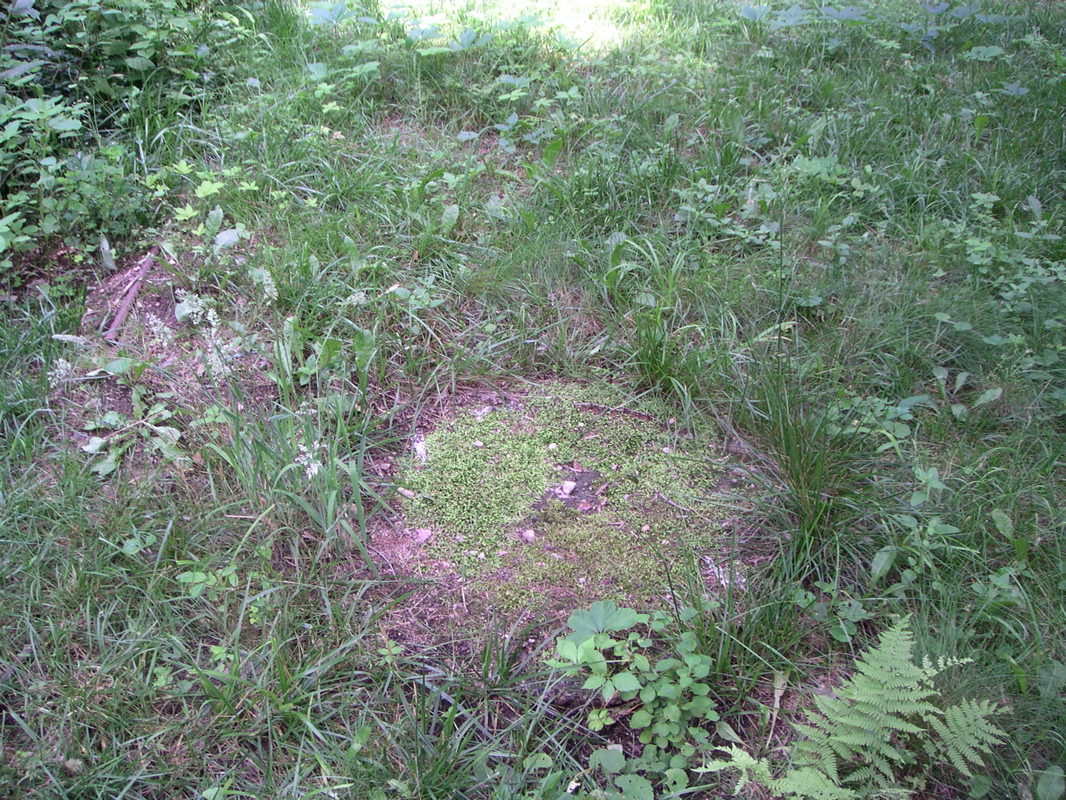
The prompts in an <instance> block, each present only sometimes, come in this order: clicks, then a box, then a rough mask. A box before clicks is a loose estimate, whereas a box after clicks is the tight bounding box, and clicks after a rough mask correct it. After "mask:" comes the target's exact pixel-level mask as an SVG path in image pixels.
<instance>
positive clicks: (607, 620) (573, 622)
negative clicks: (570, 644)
mask: <svg viewBox="0 0 1066 800" xmlns="http://www.w3.org/2000/svg"><path fill="white" fill-rule="evenodd" d="M638 621H639V616H638V614H637V612H636V611H634V610H633V609H631V608H618V606H616V605H615V604H614V602H613V601H611V600H598V601H597V602H595V603H593V604H592V605H591V606H589V608H588V610H579V611H575V612H574V613H573V614H571V615H570V619H568V620H567V622H566V624H567V625H569V626H570V629H571V630H572V631H573V632H574V635H573V636H571V637H570V638H573V639H577V640H578V641H584V640H587V639H589V638H590V637H592V636H595V635H596V634H597V633H610V632H612V631H621V630H625V629H627V628H632V627H633V626H634V625H636V624H637V622H638Z"/></svg>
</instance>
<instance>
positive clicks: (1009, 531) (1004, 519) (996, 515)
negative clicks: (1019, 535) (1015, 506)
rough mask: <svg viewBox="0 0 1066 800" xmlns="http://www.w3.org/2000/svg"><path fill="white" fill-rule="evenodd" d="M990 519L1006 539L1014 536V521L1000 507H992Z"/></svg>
mask: <svg viewBox="0 0 1066 800" xmlns="http://www.w3.org/2000/svg"><path fill="white" fill-rule="evenodd" d="M992 521H993V522H994V523H996V530H998V531H999V532H1000V533H1001V534H1003V535H1004V536H1006V537H1007V538H1008V539H1009V538H1011V537H1012V536H1014V523H1013V522H1012V521H1011V518H1010V517H1008V516H1007V513H1006V512H1005V511H1004V510H1003V509H1001V508H993V509H992Z"/></svg>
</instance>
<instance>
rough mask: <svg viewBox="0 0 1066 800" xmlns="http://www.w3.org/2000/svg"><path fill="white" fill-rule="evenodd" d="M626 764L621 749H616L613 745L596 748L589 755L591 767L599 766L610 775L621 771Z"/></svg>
mask: <svg viewBox="0 0 1066 800" xmlns="http://www.w3.org/2000/svg"><path fill="white" fill-rule="evenodd" d="M625 765H626V757H625V755H624V754H623V753H622V751H621V750H616V749H614V748H613V747H608V748H604V749H602V750H595V751H593V753H592V755H591V756H590V757H589V769H596V768H597V767H599V768H600V769H602V770H603V771H604V772H606V773H607V774H608V775H613V774H614V773H616V772H621V771H622V768H623V767H625Z"/></svg>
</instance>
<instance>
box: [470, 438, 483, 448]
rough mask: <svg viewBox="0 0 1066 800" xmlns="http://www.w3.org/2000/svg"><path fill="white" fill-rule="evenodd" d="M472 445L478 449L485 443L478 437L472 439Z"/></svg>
mask: <svg viewBox="0 0 1066 800" xmlns="http://www.w3.org/2000/svg"><path fill="white" fill-rule="evenodd" d="M473 445H474V447H476V448H477V449H478V450H480V449H481V448H482V447H484V446H485V443H484V442H483V441H481V440H480V439H475V440H474V441H473Z"/></svg>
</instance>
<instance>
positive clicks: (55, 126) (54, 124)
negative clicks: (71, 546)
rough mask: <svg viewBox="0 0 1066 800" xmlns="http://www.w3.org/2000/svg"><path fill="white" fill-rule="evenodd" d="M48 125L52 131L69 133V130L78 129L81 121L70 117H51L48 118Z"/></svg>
mask: <svg viewBox="0 0 1066 800" xmlns="http://www.w3.org/2000/svg"><path fill="white" fill-rule="evenodd" d="M48 127H49V128H51V129H52V130H54V131H59V132H61V133H69V132H70V131H80V130H81V121H80V120H76V119H71V118H70V117H52V118H51V119H50V120H48Z"/></svg>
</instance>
